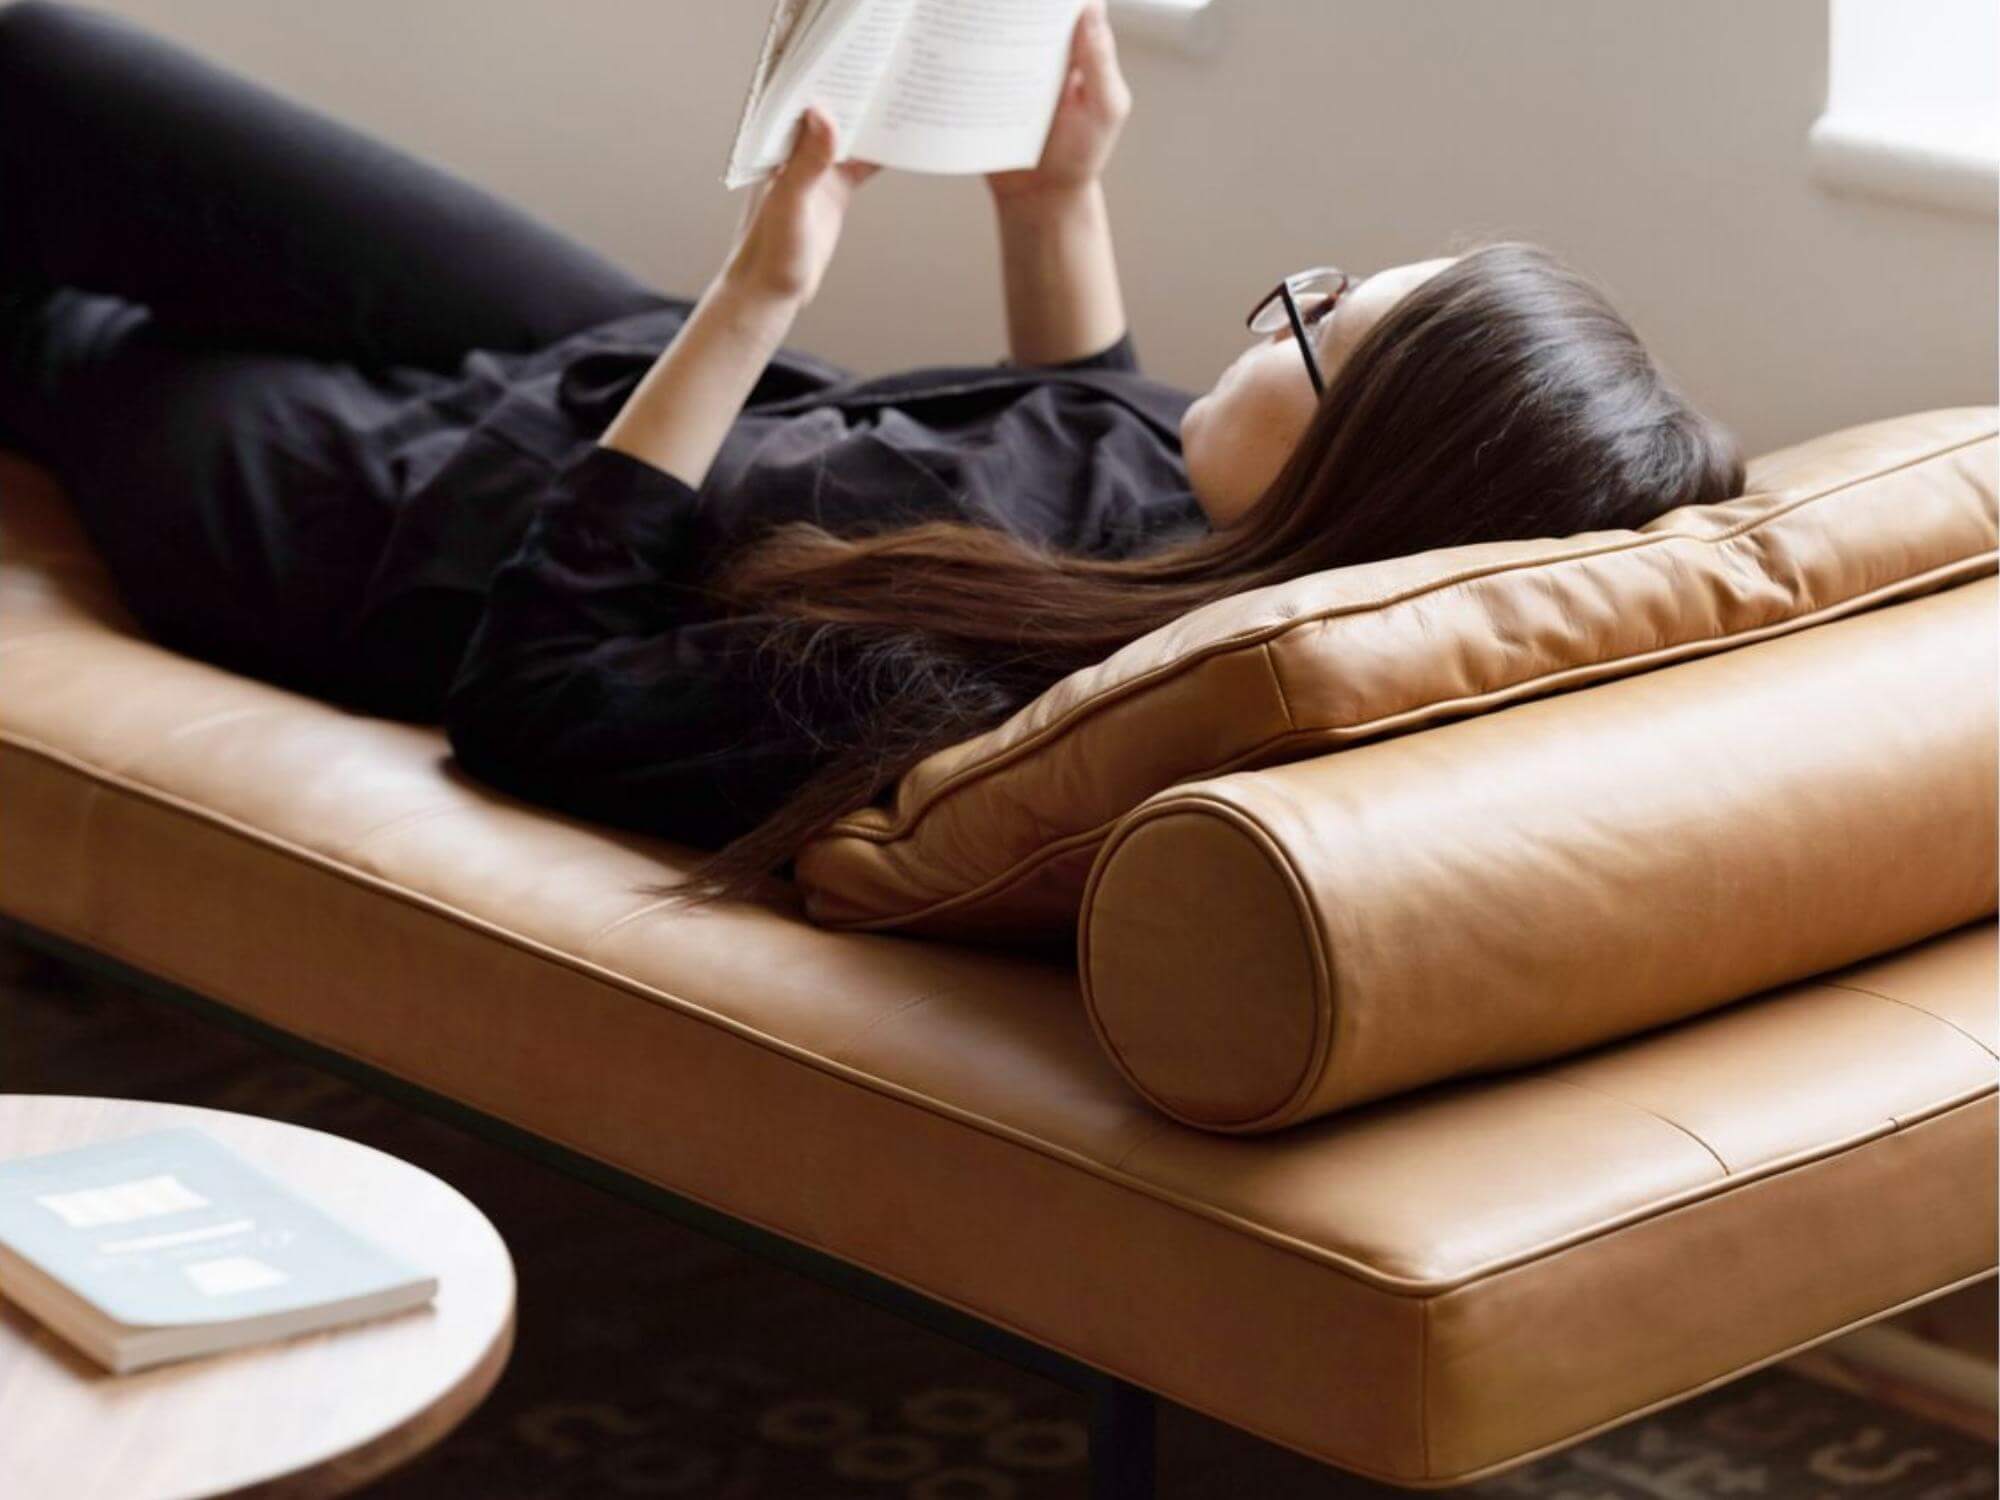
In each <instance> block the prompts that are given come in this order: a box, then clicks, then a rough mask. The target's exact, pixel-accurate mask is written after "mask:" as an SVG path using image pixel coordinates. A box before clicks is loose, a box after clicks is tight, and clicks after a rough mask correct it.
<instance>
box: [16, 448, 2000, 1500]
mask: <svg viewBox="0 0 2000 1500" xmlns="http://www.w3.org/2000/svg"><path fill="white" fill-rule="evenodd" d="M0 523H4V529H0V840H4V851H5V857H4V859H0V910H5V911H6V912H8V913H9V914H11V915H13V916H15V917H17V918H19V919H21V920H24V921H27V922H29V923H32V924H35V925H37V926H39V927H42V928H44V929H46V930H48V931H51V932H55V933H57V934H60V935H63V936H66V937H69V938H71V939H73V940H77V941H81V942H85V943H88V944H90V945H92V946H94V947H97V948H99V949H101V950H103V951H106V952H108V953H111V954H113V955H115V956H118V957H121V958H123V959H125V960H126V961H128V962H131V963H133V964H135V965H137V966H138V967H141V968H144V969H147V970H150V971H153V972H155V973H159V974H162V975H164V976H166V977H168V978H171V979H174V980H176V981H178V982H180V983H183V984H186V985H188V986H190V987H192V988H195V989H197V990H200V991H202V992H204V993H206V994H209V995H211V996H213V997H215V998H217V999H219V1000H221V1001H223V1002H225V1003H227V1004H229V1005H231V1006H234V1007H236V1008H237V1009H239V1010H241V1011H243V1012H245V1013H247V1014H250V1015H253V1016H256V1017H258V1018H260V1019H263V1020H265V1021H268V1022H271V1023H274V1024H276V1025H279V1026H282V1027H284V1028H286V1029H288V1030H290V1031H292V1032H294V1033H296V1034H298V1035H301V1036H304V1037H307V1038H309V1039H311V1040H313V1041H316V1042H319V1043H321V1044H323V1045H326V1046H329V1047H332V1048H334V1049H337V1050H339V1051H341V1052H344V1053H346V1054H348V1055H351V1056H353V1057H356V1058H359V1059H361V1060H363V1061H366V1062H369V1063H371V1064H373V1065H375V1066H377V1067H379V1068H382V1069H383V1070H385V1071H387V1072H389V1073H392V1074H395V1075H397V1076H399V1077H403V1078H407V1079H411V1080H413V1081H415V1082H417V1083H419V1084H422V1085H423V1086H425V1087H427V1088H430V1089H433V1090H436V1091H438V1092H440V1093H442V1094H445V1095H448V1096H451V1097H453V1098H457V1099H460V1100H463V1101H464V1102H466V1103H468V1104H470V1105H472V1106H473V1107H475V1108H478V1109H481V1110H484V1111H486V1112H488V1113H490V1114H492V1115H495V1116H497V1117H499V1118H502V1119H505V1120H509V1121H512V1122H513V1123H515V1124H518V1125H520V1126H523V1127H525V1128H527V1129H529V1130H533V1131H535V1132H537V1133H539V1134H542V1135H544V1136H546V1137H548V1138H550V1139H553V1140H556V1141H559V1142H561V1143H563V1144H565V1145H567V1146H570V1147H572V1148H574V1149H576V1150H579V1151H581V1152H583V1153H585V1154H588V1155H590V1156H593V1157H596V1158H598V1159H600V1160H603V1161H606V1162H609V1163H611V1164H613V1165H616V1166H618V1167H621V1168H623V1169H625V1170H627V1171H629V1172H632V1173H635V1174H637V1175H639V1176H641V1177H644V1178H647V1179H650V1180H653V1181H656V1182H659V1183H663V1184H665V1185H667V1186H669V1187H672V1188H674V1189H676V1190H677V1191H680V1192H683V1193H685V1194H687V1195H689V1196H691V1197H693V1198H696V1199H698V1200H701V1201H703V1202H707V1203H710V1204H713V1205H715V1206H717V1207H719V1208H722V1209H724V1210H726V1211H727V1212H729V1213H731V1214H734V1215H736V1216H738V1217H740V1218H743V1219H746V1220H749V1221H751V1222H754V1223H758V1224H761V1225H764V1226H766V1227H769V1228H772V1229H775V1230H777V1231H779V1232H781V1233H784V1234H787V1235H789V1236H791V1237H793V1238H795V1239H798V1240H801V1241H804V1242H806V1243H809V1244H812V1245H815V1246H817V1247H819V1248H821V1249H823V1250H825V1251H827V1252H829V1253H831V1254H834V1255H837V1256H840V1257H842V1258H844V1259H847V1260H850V1261H853V1262H855V1263H858V1264H860V1265H863V1266H866V1267H868V1268H870V1269H872V1270H874V1271H875V1272H877V1273H879V1274H881V1275H884V1276H886V1277H889V1278H891V1279H894V1280H897V1281H900V1282H904V1283H906V1284H909V1285H911V1286H915V1287H917V1288H920V1289H921V1290H923V1291H925V1292H927V1293H929V1294H931V1295H932V1296H935V1297H938V1298H940V1299H942V1300H944V1301H946V1302H950V1303H952V1304H955V1305H957V1306H960V1307H964V1308H966V1309H969V1310H970V1311H972V1312H974V1313H977V1314H979V1315H980V1316H983V1317H985V1318H988V1319H989V1320H991V1321H994V1322H996V1323H1000V1324H1003V1325H1005V1326H1008V1327H1010V1328H1013V1329H1016V1330H1018V1331H1020V1332H1022V1333H1025V1334H1026V1335H1028V1336H1029V1337H1032V1338H1035V1339H1037V1340H1040V1341H1041V1342H1043V1343H1046V1344H1048V1345H1051V1346H1052V1347H1055V1348H1058V1349H1061V1350H1063V1351H1065V1352H1067V1353H1069V1354H1071V1355H1072V1356H1074V1357H1076V1358H1078V1359H1081V1360H1084V1361H1086V1362H1089V1363H1092V1364H1096V1365H1098V1366H1100V1367H1103V1368H1105V1369H1109V1370H1112V1371H1115V1372H1117V1373H1118V1374H1120V1375H1123V1376H1125V1377H1126V1378H1128V1379H1132V1380H1135V1381H1137V1382H1139V1383H1140V1384H1143V1385H1146V1386H1148V1387H1151V1388H1153V1389H1155V1390H1158V1391H1160V1392H1162V1393H1163V1394H1165V1395H1167V1396H1169V1397H1171V1398H1173V1399H1175V1400H1177V1401H1181V1402H1183V1403H1185V1404H1187V1405H1189V1406H1192V1407H1195V1408H1198V1409H1200V1410H1202V1411H1205V1412H1208V1413H1211V1414H1213V1415H1215V1416H1216V1417H1218V1418H1220V1419H1222V1420H1225V1421H1228V1422H1232V1423H1235V1424H1237V1425H1239V1426H1242V1427H1244V1428H1247V1429H1249V1430H1251V1431H1253V1432H1257V1433H1260V1434H1262V1435H1264V1436H1265V1437H1268V1438H1270V1439H1271V1440H1273V1441H1276V1442H1280V1443H1284V1444H1287V1445H1289V1446H1291V1447H1293V1448H1296V1449H1298V1450H1300V1451H1302V1452H1305V1453H1308V1454H1311V1455H1313V1456H1315V1457H1317V1458H1320V1459H1322V1460H1325V1461H1327V1462H1330V1463H1335V1464H1339V1465H1342V1466H1345V1467H1348V1468H1352V1469H1355V1470H1358V1471H1361V1472H1364V1473H1367V1474H1371V1475H1374V1476H1376V1477H1379V1478H1383V1479H1389V1480H1394V1481H1397V1482H1401V1483H1405V1484H1417V1485H1426V1484H1429V1485H1435V1484H1442V1483H1448V1482H1457V1481H1461V1480H1464V1479H1467V1478H1470V1477H1473V1476H1475V1475H1478V1474H1481V1473H1486V1472H1491V1471H1493V1470H1495V1469H1497V1468H1501V1467H1505V1466H1507V1465H1509V1464H1511V1463H1513V1462H1516V1461H1519V1460H1522V1459H1526V1458H1528V1457H1531V1456H1533V1455H1534V1454H1536V1453H1538V1452H1541V1451H1545V1450H1546V1449H1548V1448H1549V1447H1552V1446H1556V1445H1560V1444H1562V1443H1565V1442H1567V1441H1570V1440H1573V1439H1575V1438H1577V1437H1580V1436H1583V1435H1585V1434H1587V1433H1588V1432H1590V1431H1592V1430H1595V1429H1597V1428H1599V1427H1602V1426H1605V1425H1608V1424H1610V1423H1613V1422H1616V1421H1619V1420H1621V1419H1623V1418H1626V1417H1629V1416H1631V1415H1634V1414H1637V1413H1639V1412H1642V1411H1644V1410H1647V1409H1649V1408H1650V1407H1653V1406H1656V1405H1659V1404H1661V1403H1664V1402H1668V1401H1671V1400H1674V1399H1677V1398H1679V1397H1682V1396H1685V1395H1689V1394H1692V1393H1694V1392H1695V1391H1697V1390H1700V1389H1702V1388H1704V1387H1705V1386H1707V1385H1710V1384H1713V1383H1715V1382H1717V1381H1720V1380H1723V1379H1727V1378H1729V1377H1731V1376H1733V1375H1735V1374H1737V1373H1740V1372H1742V1371H1744V1370H1746V1369H1749V1368H1751V1367H1753V1366H1755V1365H1757V1364H1759V1363H1763V1362H1767V1361H1769V1360H1772V1359H1774V1358H1777V1357H1779V1356H1781V1355H1783V1354H1784V1353H1787V1352H1789V1351H1791V1350H1794V1349H1796V1348H1798V1347H1800V1346H1801V1345H1803V1344H1805V1343H1808V1342H1811V1341H1815V1340H1817V1339H1820V1338H1822V1337H1825V1336H1828V1335H1830V1334H1832V1333H1834V1332H1837V1331H1839V1330H1841V1329H1843V1328H1846V1327H1849V1326H1852V1325H1854V1324H1856V1323H1858V1322H1861V1321H1865V1320H1867V1319H1870V1318H1872V1317H1875V1316H1878V1315H1880V1314H1881V1313H1883V1312H1885V1311H1888V1310H1890V1309H1893V1308H1895V1307H1897V1306H1900V1305H1902V1304H1905V1303H1907V1302H1910V1301H1913V1300H1919V1299H1922V1298H1924V1297H1926V1296H1928V1295H1932V1294H1935V1293H1936V1292H1938V1291H1941V1290H1943V1289H1945V1288H1948V1287H1951V1286H1954V1285H1958V1284H1961V1283H1963V1282H1965V1281H1967V1280H1970V1279H1973V1278H1975V1277H1978V1276H1980V1275H1983V1274H1986V1273H1988V1272H1990V1270H1991V1269H1992V1267H1993V1264H1994V1259H1995V1250H1994V1223H1995V1207H1996V1206H1995V1201H1994V1184H1995V1167H1996V1164H1995V1159H1994V1111H1993V1100H1994V1086H1995V1049H1996V1046H2000V1040H1996V1037H1995V1035H1994V1015H1993V1000H1994V961H1995V959H1994V955H1995V949H1994V941H1993V928H1992V924H1991V923H1981V924H1975V925H1973V926H1970V927H1967V928H1963V929H1960V930H1958V931H1956V932H1954V933H1952V934H1948V935H1945V936H1944V937H1941V938H1939V939H1935V940H1931V941H1929V942H1926V943H1923V944H1920V945H1918V946H1916V947H1914V948H1911V949H1908V950H1905V951H1902V952H1900V953H1897V954H1892V955H1887V956H1885V957H1883V958H1880V959H1876V960H1871V961H1868V962H1866V963H1863V964H1861V965H1858V966H1856V967H1854V968H1852V969H1850V970H1848V971H1845V972H1844V973H1842V974H1839V975H1835V976H1829V977H1827V978H1826V979H1824V980H1822V981H1820V982H1816V983H1804V984H1799V985H1796V986H1793V987H1791V988H1788V989H1786V990H1783V991H1780V992H1778V993H1775V994H1772V995H1769V996H1764V997H1759V998H1756V999H1753V1000H1749V1001H1745V1002H1743V1003H1740V1004H1736V1005H1731V1006H1727V1007H1724V1008H1723V1009H1720V1010H1718V1011H1715V1012H1713V1013H1711V1014H1709V1015H1706V1016H1704V1017H1701V1018H1698V1019H1696V1020H1693V1021H1690V1022H1685V1023H1682V1024H1679V1025H1675V1026H1670V1027H1666V1028H1663V1029H1661V1030H1658V1031H1656V1032H1652V1033H1648V1034H1647V1035H1645V1036H1642V1037H1638V1038H1634V1039H1631V1040H1628V1041H1625V1042H1621V1043H1617V1044H1614V1045H1611V1046H1608V1047H1604V1048H1601V1049H1598V1050H1596V1051H1593V1052H1590V1053H1587V1054H1582V1055H1578V1056H1575V1057H1571V1058H1568V1059H1565V1060H1564V1061H1562V1062H1560V1063H1555V1064H1547V1065H1543V1066H1540V1067H1537V1068H1532V1069H1526V1070H1522V1071H1520V1072H1516V1073H1510V1074H1504V1075H1499V1076H1496V1077H1493V1078H1488V1079H1482V1080H1476V1081H1462V1082H1458V1083H1453V1084H1446V1085H1439V1086H1435V1087H1431V1088H1427V1089H1424V1090H1422V1091H1419V1092H1415V1093H1411V1094H1407V1095H1403V1096H1399V1097H1397V1098H1394V1099H1390V1100H1385V1101H1382V1102H1381V1103H1378V1104H1374V1105H1369V1106H1364V1107H1362V1108H1359V1109H1356V1110H1352V1111H1348V1112H1345V1113H1342V1114H1339V1115H1335V1116H1332V1117H1329V1118H1326V1119H1322V1120H1317V1121H1313V1122H1311V1123H1309V1124H1306V1125H1302V1126H1299V1127H1297V1128H1294V1129H1291V1130H1287V1131H1283V1132H1279V1133H1277V1134H1273V1135H1269V1136H1263V1137H1257V1138H1243V1137H1235V1136H1228V1135H1221V1134H1216V1133H1213V1132H1207V1131H1201V1130H1196V1129H1191V1128H1188V1127H1186V1126H1184V1125H1181V1124H1178V1123H1176V1122H1174V1121H1172V1120H1170V1119H1167V1118H1165V1117H1163V1116H1162V1115H1160V1114H1159V1113H1158V1112H1157V1111H1155V1110H1154V1109H1153V1108H1152V1107H1151V1106H1149V1105H1148V1104H1146V1103H1145V1102H1144V1101H1143V1100H1141V1099H1140V1098H1138V1097H1137V1096H1136V1095H1135V1094H1133V1093H1132V1091H1131V1090H1130V1089H1129V1088H1128V1087H1127V1086H1126V1084H1125V1083H1124V1082H1123V1081H1122V1080H1121V1078H1120V1077H1119V1075H1118V1074H1117V1072H1116V1070H1115V1069H1114V1068H1113V1066H1112V1065H1111V1063H1110V1061H1109V1060H1108V1059H1107V1058H1106V1057H1105V1055H1104V1053H1103V1052H1102V1051H1101V1050H1100V1048H1099V1047H1098V1045H1097V1043H1096V1042H1095V1040H1094V1039H1093V1037H1092V1035H1091V1032H1090V1029H1089V1026H1088V1023H1087V1019H1086V1017H1085V1015H1084V1012H1083V1007H1082V1004H1081V1001H1080V997H1079V994H1078V989H1077V981H1076V976H1075V975H1074V974H1073V973H1072V972H1071V971H1070V970H1069V969H1068V968H1067V967H1065V966H1061V965H1057V964H1054V963H1049V962H1045V961H1040V960H1033V959H1029V958H1025V957H1021V956H1018V955H1013V954H1007V953H1002V952H997V951H993V950H985V949H977V948H972V947H965V946H956V945H951V944H945V943H936V942H920V941H912V940H909V939H907V938H902V937H897V936H894V935H889V934H881V933H864V932H838V931H829V930H825V929H822V928H819V927H815V926H813V925H812V924H810V923H808V922H806V921H805V920H803V918H802V916H801V914H800V912H799V910H798V906H797V902H796V900H795V898H794V897H793V896H792V895H790V894H789V893H779V894H777V895H774V898H773V900H772V901H771V902H770V903H769V904H745V905H735V906H726V907H721V908H714V909H709V910H706V911H697V912H668V911H664V910H661V909H659V908H657V907H656V906H654V905H653V904H652V903H651V902H650V901H649V900H648V899H647V898H644V897H641V896H637V895H635V894H633V892H632V891H631V889H630V888H631V886H632V885H634V884H635V883H637V882H639V881H641V880H645V879H651V878H655V877H656V876H657V875H658V873H659V867H660V865H661V864H662V863H664V864H666V865H669V866H676V867H679V866H681V865H683V864H684V862H685V860H686V858H687V851H683V850H679V849H677V848H676V847H675V846H673V845H670V844H665V843H661V842H659V841H656V840H651V839H646V838H642V837H636V836H628V835H624V834H620V833H617V832H615V831H611V830H606V829H602V828H597V827H593V826H590V825H587V824H583V823H579V822H572V821H569V820H566V819H564V818H562V817H559V816H556V815H553V814H549V813H546V812H544V811H542V810H541V809H538V808H534V807H531V806H528V805H525V804H520V803H515V802H512V801H510V800H508V799H506V798H504V797H502V796H499V795H497V794H494V793H492V792H490V791H488V790H486V789H485V788H483V787H480V786H477V785H475V784H473V783H471V782H469V781H465V780H463V779H460V778H458V777H457V776H455V775H454V774H453V772H452V770H451V768H450V766H449V764H448V761H447V758H446V747H445V744H444V741H443V738H442V736H441V734H439V733H438V732H436V731H434V730H431V729H427V728H424V727H420V726H411V725H407V724H398V723H391V722H388V721H380V720H372V719H367V718H362V717H357V716H354V715H352V714H349V713H346V712H343V711H342V710H339V709H336V708H333V707H331V706H329V705H326V704H324V703H320V702H316V701H314V700H312V699H309V698H304V697H300V696H297V695H294V694H291V693H287V692H284V691H282V690H279V689H276V688H273V687H270V686H267V685H265V684H262V683H257V682H253V681H250V680H248V679H244V678H240V677H236V676H233V675H231V674H229V673H227V672H223V671H220V670H217V669H215V668H212V667H210V666H208V665H206V664H203V663H200V662H196V661H191V660H188V659H186V658H183V657H179V656H176V655H174V654H173V653H170V652H167V651H164V650H161V649H159V648H158V647H155V646H153V645H151V644H150V643H148V642H145V641H143V640H140V639H137V638H135V637H134V636H133V635H132V634H131V633H130V631H129V628H128V627H127V625H126V624H125V623H124V622H123V620H122V618H121V616H120V614H119V612H118V610H117V607H116V604H115V601H113V600H112V598H111V597H110V594H109V591H108V588H107V585H106V583H105V580H104V578H103V576H102V574H101V573H100V571H99V570H98V567H97V564H96V562H95V559H94V558H92V557H91V555H90V553H89V550H88V548H87V547H86V546H85V545H84V543H83V541H82V539H81V538H80V536H79V535H78V533H77V532H76V530H75V528H74V526H73V524H72V522H71V519H70V517H69V514H68V512H67V510H66V508H65V507H64V506H63V505H62V504H61V501H60V496H59V495H58V494H57V492H56V491H55V489H54V487H53V485H52V484H51V483H50V482H49V481H48V479H47V476H45V475H43V474H41V473H40V472H39V471H37V470H34V469H32V468H30V467H29V466H27V465H26V464H24V463H22V462H20V461H18V460H16V459H12V458H9V457H8V456H6V455H0Z"/></svg>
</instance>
